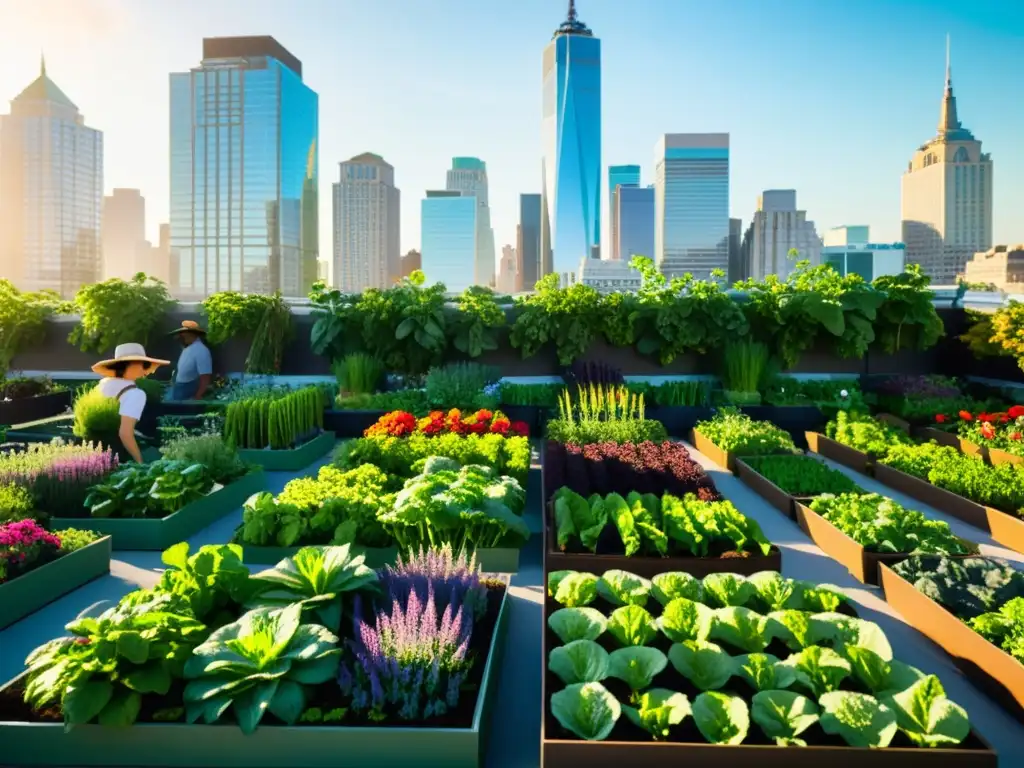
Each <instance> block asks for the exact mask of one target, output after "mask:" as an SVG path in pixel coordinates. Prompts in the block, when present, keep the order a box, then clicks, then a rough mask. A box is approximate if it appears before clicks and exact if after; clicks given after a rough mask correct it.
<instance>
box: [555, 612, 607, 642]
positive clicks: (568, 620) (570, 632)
mask: <svg viewBox="0 0 1024 768" xmlns="http://www.w3.org/2000/svg"><path fill="white" fill-rule="evenodd" d="M548 626H549V627H550V628H551V631H552V632H554V633H555V634H556V635H558V638H559V639H560V640H561V641H562V642H563V643H571V642H572V641H573V640H597V638H599V637H600V636H601V635H602V634H603V633H604V631H605V630H606V629H607V628H608V619H606V618H605V616H604V614H603V613H601V612H600V611H599V610H597V609H596V608H560V609H559V610H557V611H554V612H553V613H552V614H551V615H550V616H548Z"/></svg>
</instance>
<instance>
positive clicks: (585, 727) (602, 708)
mask: <svg viewBox="0 0 1024 768" xmlns="http://www.w3.org/2000/svg"><path fill="white" fill-rule="evenodd" d="M551 714H553V715H554V716H555V719H556V720H558V722H559V723H561V725H562V727H563V728H565V729H566V730H567V731H571V732H572V733H574V734H576V735H577V736H579V737H580V738H581V739H584V740H586V741H603V740H604V739H607V738H608V734H610V733H611V732H612V729H613V728H614V727H615V723H617V722H618V720H619V717H620V716H621V715H622V706H621V705H620V704H619V701H618V699H616V698H615V697H614V696H612V694H611V693H609V692H608V689H607V688H605V687H604V686H603V685H601V684H600V683H576V684H574V685H569V686H566V687H565V688H564V689H563V690H561V691H558V692H557V693H553V694H551Z"/></svg>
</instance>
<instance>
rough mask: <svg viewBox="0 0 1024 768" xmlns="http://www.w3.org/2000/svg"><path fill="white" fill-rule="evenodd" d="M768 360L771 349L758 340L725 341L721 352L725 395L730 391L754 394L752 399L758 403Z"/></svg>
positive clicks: (738, 393)
mask: <svg viewBox="0 0 1024 768" xmlns="http://www.w3.org/2000/svg"><path fill="white" fill-rule="evenodd" d="M770 361H771V351H770V350H769V349H768V347H767V346H766V345H764V344H761V343H760V342H756V341H747V340H743V341H734V342H730V343H727V344H726V345H725V349H724V351H723V353H722V388H723V389H724V390H725V391H726V396H727V397H728V395H729V394H730V393H736V394H737V395H740V396H748V395H754V396H756V397H754V398H753V401H754V402H757V403H760V402H761V397H760V395H758V392H759V390H760V389H761V385H762V384H764V382H765V380H766V378H767V375H768V372H769V363H770ZM730 399H732V398H730ZM734 402H735V400H734Z"/></svg>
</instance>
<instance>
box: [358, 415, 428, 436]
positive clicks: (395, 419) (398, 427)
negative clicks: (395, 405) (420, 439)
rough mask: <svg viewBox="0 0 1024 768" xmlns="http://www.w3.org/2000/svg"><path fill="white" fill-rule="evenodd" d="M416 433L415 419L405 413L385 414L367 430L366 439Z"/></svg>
mask: <svg viewBox="0 0 1024 768" xmlns="http://www.w3.org/2000/svg"><path fill="white" fill-rule="evenodd" d="M415 431H416V417H415V416H413V415H412V414H411V413H407V412H406V411H392V412H391V413H385V414H384V415H383V416H381V417H380V419H379V420H378V421H377V423H376V424H374V425H373V426H371V427H370V428H369V429H367V430H366V431H365V432H364V433H363V435H364V436H366V437H404V436H405V435H411V434H412V433H413V432H415Z"/></svg>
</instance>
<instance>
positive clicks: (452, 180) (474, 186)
mask: <svg viewBox="0 0 1024 768" xmlns="http://www.w3.org/2000/svg"><path fill="white" fill-rule="evenodd" d="M445 188H446V189H447V190H449V191H452V192H461V193H462V194H464V195H473V196H474V197H475V198H476V201H477V205H479V207H480V210H479V211H477V231H476V258H475V259H474V260H473V282H474V283H476V285H484V286H491V287H493V286H494V281H495V277H494V230H493V229H492V228H491V208H490V202H489V198H488V188H487V163H485V162H484V161H483V160H480V159H479V158H476V157H453V158H452V167H451V169H450V170H449V171H448V178H447V183H446V184H445Z"/></svg>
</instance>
